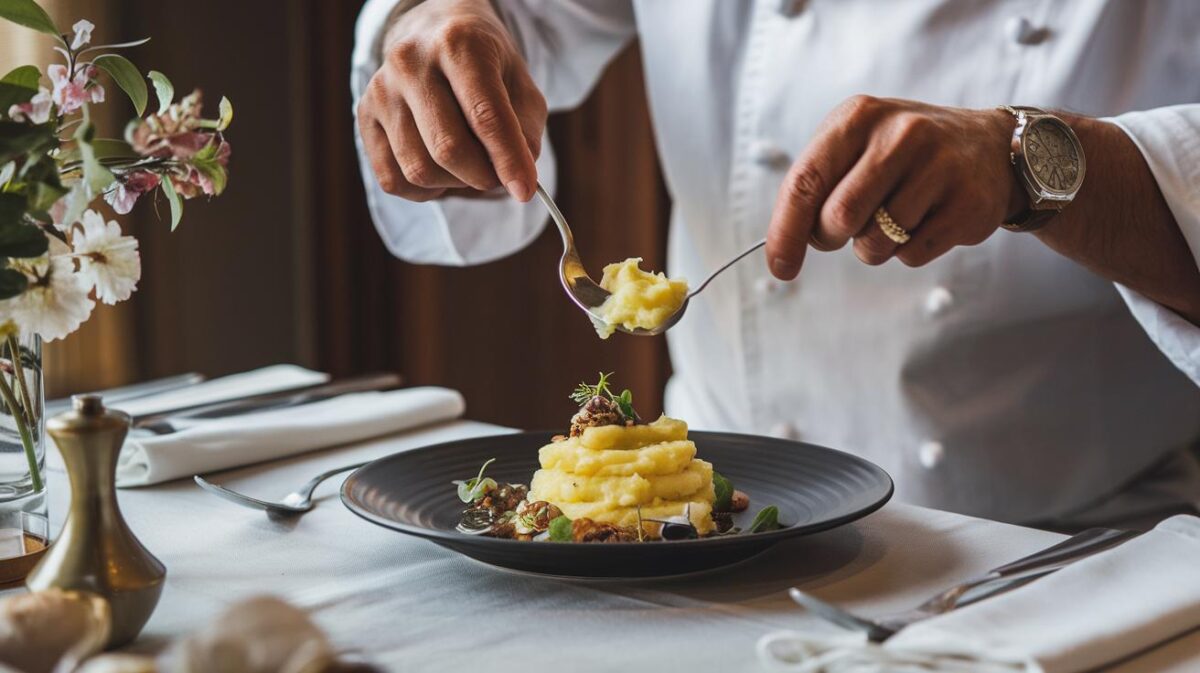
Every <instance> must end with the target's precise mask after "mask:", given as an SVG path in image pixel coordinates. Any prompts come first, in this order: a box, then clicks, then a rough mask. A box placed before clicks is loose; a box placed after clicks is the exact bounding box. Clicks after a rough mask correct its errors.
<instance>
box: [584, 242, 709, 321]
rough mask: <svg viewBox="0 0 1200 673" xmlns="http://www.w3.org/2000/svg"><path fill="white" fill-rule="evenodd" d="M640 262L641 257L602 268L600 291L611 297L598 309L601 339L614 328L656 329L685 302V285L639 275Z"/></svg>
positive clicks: (654, 275) (656, 275) (655, 275)
mask: <svg viewBox="0 0 1200 673" xmlns="http://www.w3.org/2000/svg"><path fill="white" fill-rule="evenodd" d="M641 261H642V258H641V257H632V258H630V259H627V260H625V261H624V262H617V263H615V264H609V265H608V266H606V267H604V276H603V277H601V279H600V287H602V288H604V289H605V290H608V291H609V292H610V293H611V296H609V298H608V299H606V300H604V303H603V304H601V305H600V308H599V309H598V313H599V314H600V317H601V318H602V320H598V321H596V333H597V334H599V335H600V338H601V339H607V338H608V337H610V336H612V333H613V332H614V331H616V329H617V327H624V328H625V329H629V330H633V329H647V330H652V329H655V328H657V327H659V326H661V325H662V324H663V323H665V322H666V321H667V320H668V319H670V317H671V316H673V315H675V312H676V311H678V310H679V307H680V306H683V302H684V300H685V299H687V293H688V285H687V281H685V280H682V279H673V278H667V277H666V276H665V275H663V274H661V273H652V272H649V271H642V270H641V269H639V268H638V263H639V262H641Z"/></svg>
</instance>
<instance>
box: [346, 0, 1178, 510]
mask: <svg viewBox="0 0 1200 673" xmlns="http://www.w3.org/2000/svg"><path fill="white" fill-rule="evenodd" d="M394 1H395V0H370V1H369V2H368V3H367V4H366V7H365V8H364V10H363V13H362V15H361V17H360V21H359V26H358V47H357V50H356V54H355V59H354V71H353V87H354V91H355V93H356V95H361V93H362V92H363V90H364V87H365V86H366V84H367V81H368V80H369V79H370V77H371V75H372V74H373V73H374V71H375V70H376V69H377V67H378V62H377V59H376V57H375V55H374V53H373V52H374V50H373V45H374V43H375V41H376V40H377V37H378V35H379V33H380V29H381V27H382V25H383V22H384V19H385V17H386V15H387V13H388V11H389V10H390V9H391V7H392V5H393V4H394ZM496 4H497V5H498V6H499V7H500V8H501V10H502V12H503V14H504V19H505V21H506V22H507V24H508V26H509V27H510V29H511V30H512V31H513V33H514V35H515V36H516V39H517V41H518V43H519V44H520V45H521V48H522V49H523V51H524V54H525V56H526V60H527V61H528V63H529V67H530V70H531V72H532V74H533V76H534V78H535V80H536V81H537V82H538V84H539V86H541V88H542V90H543V92H544V93H545V95H546V98H547V100H548V102H549V105H550V107H551V109H564V108H569V107H572V106H574V105H577V104H578V103H579V102H580V101H581V100H582V99H583V98H584V97H585V96H586V95H587V92H588V91H589V89H590V88H591V86H592V85H593V84H594V82H595V80H596V78H597V77H598V76H599V74H600V72H601V71H602V70H603V68H604V66H605V64H606V63H607V62H608V61H609V59H610V58H611V57H612V56H613V55H614V54H615V53H616V52H617V51H618V50H619V49H621V48H622V47H623V46H625V45H626V44H627V43H628V42H629V40H630V39H632V38H633V37H634V36H635V35H637V36H638V37H639V38H640V45H641V50H642V56H643V62H644V64H645V69H646V81H647V88H648V91H649V97H650V108H651V114H652V117H653V121H654V123H655V129H656V133H657V135H658V144H659V148H660V149H661V154H662V157H661V159H662V166H663V170H664V172H665V175H666V181H667V185H668V187H669V189H670V193H671V195H672V197H673V199H674V208H673V215H672V224H671V232H670V245H669V250H668V261H669V269H668V271H669V273H670V274H671V275H673V276H683V277H686V278H690V279H699V278H702V277H704V276H705V275H706V273H707V272H708V270H709V269H711V268H713V267H715V266H716V265H717V264H718V263H720V262H722V261H724V260H725V259H727V258H728V257H729V256H730V255H731V254H733V253H734V252H736V251H738V250H741V249H743V248H745V247H746V246H747V245H749V244H750V243H752V242H753V241H755V240H757V239H759V238H761V237H762V236H763V235H764V233H765V231H766V226H767V222H768V221H769V218H770V214H771V208H772V205H773V203H774V200H775V196H776V192H777V190H778V187H779V184H780V181H781V180H782V178H783V174H784V171H782V170H769V169H765V168H764V167H763V166H762V161H763V157H764V147H765V146H764V145H763V144H762V141H763V140H764V139H769V142H770V143H771V144H774V145H777V146H778V148H779V150H780V152H781V154H782V155H785V156H790V157H795V156H796V155H797V154H798V153H799V152H800V151H801V150H802V149H803V148H804V146H805V144H806V143H807V142H808V140H809V138H810V137H811V136H812V135H813V132H814V130H815V129H816V128H817V125H818V124H819V123H820V122H821V120H822V118H823V117H824V116H825V115H826V114H827V113H828V112H829V111H830V110H831V109H832V108H833V107H835V106H836V105H837V104H838V103H840V102H841V101H842V100H844V99H846V98H847V97H849V96H851V95H854V94H860V93H865V94H871V95H876V96H889V97H900V98H908V99H915V100H921V101H925V102H929V103H934V104H944V105H957V106H967V107H977V108H988V107H992V106H995V105H998V104H1002V103H1013V104H1021V105H1038V106H1043V107H1051V108H1053V107H1061V108H1065V109H1069V110H1073V111H1078V112H1081V113H1084V114H1090V115H1095V116H1111V115H1121V116H1119V117H1117V118H1116V121H1117V123H1119V124H1120V125H1121V126H1122V128H1124V129H1125V130H1126V132H1127V133H1128V134H1129V135H1130V136H1131V137H1132V138H1133V139H1134V141H1135V142H1136V143H1137V145H1138V147H1139V148H1140V149H1141V151H1142V152H1143V154H1144V156H1145V157H1146V160H1147V162H1148V163H1149V165H1150V167H1151V169H1152V170H1153V172H1154V175H1155V177H1156V178H1157V180H1158V182H1159V185H1160V187H1161V188H1162V192H1163V194H1164V195H1165V196H1166V199H1167V201H1168V203H1169V204H1170V207H1171V209H1172V211H1173V212H1174V214H1175V216H1176V218H1177V219H1178V221H1179V224H1180V226H1181V227H1182V229H1183V232H1184V236H1185V237H1186V239H1187V240H1188V242H1189V245H1190V246H1191V250H1192V252H1193V254H1195V253H1200V105H1197V104H1196V103H1197V102H1200V75H1198V73H1200V2H1196V1H1195V0H1147V1H1145V2H1126V1H1124V0H1072V1H1065V0H1064V1H1054V2H1051V1H1048V0H1039V1H1034V2H1023V3H1014V2H1007V1H1003V0H992V1H980V2H957V1H952V0H904V2H887V1H881V0H809V1H808V2H803V3H780V2H777V1H773V0H759V1H751V0H636V1H633V2H626V1H622V0H500V1H499V2H498V3H496ZM1017 5H1019V7H1017ZM793 7H794V8H795V11H794V12H793V11H792V8H793ZM1015 9H1019V11H1020V13H1021V14H1020V15H1017V14H1016V13H1015V12H1014V10H1015ZM1014 16H1017V17H1018V20H1017V23H1015V24H1014V23H1011V21H1012V18H1013V17H1014ZM1022 17H1023V18H1024V19H1025V23H1021V21H1020V19H1021V18H1022ZM1033 42H1036V44H1033ZM1168 106H1174V107H1168ZM1135 110H1147V111H1145V112H1131V111H1135ZM600 140H602V141H603V140H611V141H612V142H619V141H620V139H617V138H613V139H600ZM953 140H954V139H952V138H948V139H947V141H948V142H953ZM538 168H539V175H540V177H541V180H542V181H543V183H544V184H547V187H548V188H551V189H552V188H553V184H554V170H555V169H554V159H553V153H552V152H551V151H549V150H545V151H543V155H542V157H541V159H540V160H539V163H538ZM363 173H364V179H365V182H366V186H367V194H368V199H369V201H370V207H371V212H372V214H373V216H374V219H375V222H376V225H377V226H378V228H379V232H380V234H381V236H382V237H383V239H384V241H385V243H386V244H387V246H388V247H389V249H390V250H391V251H392V252H393V253H395V254H396V255H398V256H400V257H402V258H405V259H408V260H412V261H417V262H425V263H436V264H452V265H462V264H476V263H480V262H484V261H487V260H490V259H494V258H497V257H500V256H504V255H509V254H513V253H515V252H517V251H519V250H520V249H521V248H523V247H524V246H525V245H526V244H528V243H529V242H530V241H531V240H532V239H533V238H534V237H536V236H537V235H538V233H539V232H540V231H541V230H542V227H543V226H544V225H545V222H546V212H545V210H544V209H543V208H542V206H541V205H539V204H538V203H536V202H534V203H531V204H528V205H522V204H517V203H516V202H513V201H501V202H492V201H467V200H461V199H446V200H443V201H441V202H437V203H410V202H406V201H404V200H402V199H399V198H395V197H392V196H389V195H387V194H385V193H384V192H382V191H381V190H380V189H379V187H378V185H377V183H376V181H375V179H374V176H373V175H372V173H371V171H370V168H369V165H368V164H367V163H366V162H365V161H364V162H363ZM765 267H766V265H765V262H764V260H763V259H762V257H755V258H751V259H748V260H746V261H744V262H743V263H741V264H739V265H737V266H735V267H734V268H733V269H732V270H731V271H730V272H728V273H727V274H726V275H724V276H722V277H721V279H720V280H718V281H717V282H715V283H714V284H713V285H712V286H710V287H709V288H708V289H707V290H706V291H705V292H704V294H702V295H700V297H698V298H697V300H695V301H693V302H692V305H691V308H690V309H689V311H688V315H687V317H686V318H685V319H684V320H683V321H681V322H680V323H679V325H678V326H676V327H675V328H674V329H672V330H671V331H670V333H669V339H668V341H669V343H670V349H671V357H672V362H673V365H674V371H675V372H676V373H675V376H674V378H673V379H672V381H671V383H670V385H669V386H668V390H667V410H668V412H669V413H671V414H674V415H677V416H680V417H682V418H685V419H687V420H688V422H689V423H690V424H691V425H692V426H693V427H697V428H719V429H730V430H736V431H742V432H754V433H767V432H769V431H770V430H771V428H772V427H773V426H774V425H775V424H776V423H778V422H780V421H781V420H786V421H787V422H788V423H790V424H791V425H793V426H794V427H801V428H804V429H805V430H804V437H805V439H806V440H807V441H812V442H814V443H818V444H824V445H827V446H832V447H836V448H839V449H842V450H846V451H851V452H854V453H858V454H860V455H862V456H865V457H867V458H869V459H870V460H873V461H875V462H877V463H879V464H880V465H882V466H883V467H884V468H885V469H887V470H888V471H889V472H890V473H891V474H892V476H893V477H894V478H895V480H896V486H897V491H896V492H897V496H898V497H899V498H901V499H903V500H906V501H909V502H914V503H918V504H923V505H929V506H934V507H940V508H944V509H950V510H954V511H960V512H966V513H970V514H976V515H982V516H987V517H991V518H997V519H1002V520H1009V521H1031V520H1039V519H1046V518H1051V517H1063V516H1068V515H1070V514H1071V513H1073V512H1076V511H1078V510H1080V509H1082V508H1086V507H1088V506H1089V505H1090V504H1091V503H1094V502H1096V501H1097V500H1101V499H1104V498H1106V497H1108V496H1109V495H1110V494H1113V493H1114V492H1116V491H1118V490H1119V489H1121V488H1122V487H1123V486H1124V485H1126V484H1128V483H1129V481H1130V480H1131V479H1132V478H1133V477H1135V476H1136V475H1138V474H1140V473H1142V472H1143V471H1145V470H1146V469H1147V468H1148V467H1150V466H1152V465H1153V464H1156V463H1158V462H1160V461H1162V460H1164V459H1165V457H1166V456H1168V454H1171V453H1172V452H1175V453H1176V454H1178V452H1179V451H1180V449H1181V448H1182V447H1184V446H1185V445H1187V444H1189V443H1191V442H1193V441H1194V440H1196V438H1197V437H1200V392H1198V389H1197V385H1196V383H1197V382H1200V330H1198V329H1197V328H1195V327H1194V326H1192V325H1191V324H1189V323H1187V322H1185V321H1183V320H1182V319H1180V318H1179V317H1178V316H1177V315H1175V314H1174V313H1172V312H1171V311H1168V310H1166V309H1164V308H1163V307H1161V306H1159V305H1157V304H1154V303H1152V302H1150V301H1148V300H1146V299H1145V298H1143V297H1141V296H1139V295H1137V294H1136V293H1133V292H1130V291H1128V290H1126V289H1124V288H1121V287H1115V286H1114V285H1113V284H1111V283H1109V282H1106V281H1105V280H1103V279H1101V278H1099V277H1097V276H1095V275H1093V274H1091V273H1090V272H1088V271H1086V270H1084V269H1083V268H1081V267H1079V266H1078V265H1076V264H1074V263H1073V262H1071V261H1069V260H1067V259H1065V258H1063V257H1061V256H1059V255H1057V254H1056V253H1054V252H1052V251H1051V250H1049V249H1048V248H1047V247H1045V246H1044V245H1042V244H1041V243H1040V242H1038V240H1037V239H1036V238H1034V237H1032V236H1030V235H1023V234H1013V233H1010V232H1005V231H999V232H997V233H996V234H995V235H994V236H992V237H991V238H990V239H989V240H988V241H986V242H985V243H984V244H982V245H979V246H975V247H969V248H958V249H956V250H954V251H953V252H951V253H950V254H948V255H946V256H944V257H943V258H941V259H939V260H937V261H936V262H934V263H932V264H930V265H928V266H925V267H923V268H918V269H910V268H908V267H906V266H904V265H901V264H898V263H894V262H893V263H890V264H886V265H883V266H881V267H868V266H865V265H863V264H862V263H860V262H859V261H858V260H857V259H856V258H855V256H854V254H853V252H852V251H851V250H850V248H849V247H847V248H844V249H843V250H840V251H837V252H833V253H824V254H816V253H813V254H809V255H808V259H807V262H806V264H805V267H804V270H803V272H802V279H803V284H802V285H799V286H792V287H791V288H790V291H789V292H788V293H786V294H783V293H776V294H775V295H774V296H773V297H772V299H771V301H765V300H764V296H763V294H762V293H761V292H759V291H758V290H756V288H758V287H762V286H760V285H759V284H758V282H757V281H758V279H760V278H762V277H763V276H764V275H765V274H766V273H767V270H766V268H765ZM547 273H548V274H549V273H550V271H547ZM548 278H549V276H548ZM936 287H941V288H944V289H945V290H946V295H944V296H942V297H941V298H940V299H939V298H937V297H932V298H931V297H930V295H929V293H930V289H931V288H936ZM951 292H952V293H953V294H952V295H951V294H950V293H951ZM950 300H952V307H951V301H950ZM563 301H566V300H565V299H564V300H563ZM927 309H928V310H927ZM934 315H936V317H934ZM580 319H581V320H582V319H583V318H582V317H581V318H580ZM617 338H624V337H620V336H618V337H617ZM1156 345H1157V348H1156ZM1172 363H1173V364H1172ZM590 366H592V365H590V364H589V363H586V362H581V363H579V367H580V371H590V370H588V369H587V368H588V367H590ZM1180 370H1182V371H1183V372H1184V373H1181V372H1180ZM1189 377H1190V379H1191V380H1189ZM930 437H936V438H937V442H939V443H940V444H941V445H944V446H946V447H953V456H954V460H953V461H947V460H945V459H943V458H941V453H940V452H938V451H933V450H926V451H923V452H919V451H918V450H917V447H920V446H921V445H922V442H925V441H926V440H927V438H930ZM918 453H922V454H923V455H921V456H918V455H916V454H918ZM1179 455H1181V454H1179ZM939 461H940V462H939ZM925 463H933V464H936V465H937V469H936V470H932V469H928V468H927V467H924V466H923V464H925ZM1196 499H1197V500H1200V496H1197V498H1196Z"/></svg>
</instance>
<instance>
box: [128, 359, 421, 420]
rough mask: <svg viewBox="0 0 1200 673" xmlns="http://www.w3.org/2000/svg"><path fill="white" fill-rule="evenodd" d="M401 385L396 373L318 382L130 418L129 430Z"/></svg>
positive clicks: (239, 414)
mask: <svg viewBox="0 0 1200 673" xmlns="http://www.w3.org/2000/svg"><path fill="white" fill-rule="evenodd" d="M402 383H403V378H401V377H400V375H399V374H393V373H375V374H365V375H362V376H355V377H351V378H348V379H342V380H340V381H334V382H332V383H321V384H317V385H314V386H308V387H305V388H299V389H296V390H286V391H279V392H273V393H263V394H260V395H250V396H248V397H242V398H239V399H234V400H224V401H221V402H210V403H207V404H199V405H195V406H191V407H185V408H183V409H173V410H170V411H164V412H159V413H154V414H143V415H141V416H135V417H134V418H133V427H134V428H137V429H140V430H147V431H149V432H153V433H154V434H158V435H165V434H170V433H172V432H176V431H177V430H178V428H177V427H176V426H175V423H176V422H178V421H181V420H185V419H213V418H225V417H228V416H241V415H243V414H252V413H258V412H261V411H270V410H272V409H285V408H289V407H296V406H300V405H302V404H311V403H313V402H320V401H322V400H328V399H332V398H334V397H338V396H341V395H347V394H350V393H361V392H368V391H373V390H391V389H393V388H398V387H400V385H401V384H402Z"/></svg>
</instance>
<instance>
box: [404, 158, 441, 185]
mask: <svg viewBox="0 0 1200 673" xmlns="http://www.w3.org/2000/svg"><path fill="white" fill-rule="evenodd" d="M400 171H401V172H402V173H404V177H405V179H407V180H408V182H409V183H411V184H412V185H414V186H416V187H433V186H434V185H435V182H436V180H437V173H438V171H437V169H436V168H434V167H433V166H430V165H429V164H428V163H426V162H425V161H422V160H420V159H411V160H407V161H404V162H401V163H400Z"/></svg>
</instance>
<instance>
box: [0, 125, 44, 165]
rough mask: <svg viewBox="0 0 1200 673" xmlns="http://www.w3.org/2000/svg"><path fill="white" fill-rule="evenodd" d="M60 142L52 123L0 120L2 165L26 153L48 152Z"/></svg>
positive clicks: (0, 161) (0, 156)
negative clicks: (24, 122)
mask: <svg viewBox="0 0 1200 673" xmlns="http://www.w3.org/2000/svg"><path fill="white" fill-rule="evenodd" d="M57 143H58V138H57V136H55V135H54V129H53V128H51V125H50V124H39V125H33V124H21V123H18V122H6V121H0V165H3V164H5V163H8V162H9V161H12V160H13V159H16V158H17V157H20V156H24V155H25V154H26V153H30V152H32V153H42V152H48V151H50V150H51V149H53V148H54V146H55V145H56V144H57Z"/></svg>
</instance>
